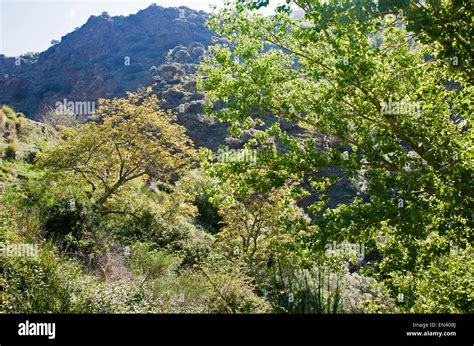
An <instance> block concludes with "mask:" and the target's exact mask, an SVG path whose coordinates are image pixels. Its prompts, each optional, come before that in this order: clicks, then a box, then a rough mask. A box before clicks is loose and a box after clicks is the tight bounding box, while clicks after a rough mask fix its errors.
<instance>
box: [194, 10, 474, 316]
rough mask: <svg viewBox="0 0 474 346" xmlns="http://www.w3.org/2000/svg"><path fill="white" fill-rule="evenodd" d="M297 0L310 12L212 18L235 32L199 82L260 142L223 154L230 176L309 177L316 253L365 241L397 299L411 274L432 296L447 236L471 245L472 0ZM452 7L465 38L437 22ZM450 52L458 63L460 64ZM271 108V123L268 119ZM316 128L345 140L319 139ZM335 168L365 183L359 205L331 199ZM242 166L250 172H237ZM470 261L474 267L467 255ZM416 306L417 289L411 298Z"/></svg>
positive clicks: (213, 24)
mask: <svg viewBox="0 0 474 346" xmlns="http://www.w3.org/2000/svg"><path fill="white" fill-rule="evenodd" d="M296 3H297V4H298V5H300V7H301V8H302V9H303V10H305V16H304V18H302V19H295V18H293V17H291V16H290V13H291V10H290V8H289V7H287V6H281V7H280V8H279V10H278V11H277V13H275V14H274V15H272V16H267V17H265V16H263V15H260V14H258V13H257V12H256V11H253V10H251V9H249V8H248V6H246V5H245V4H237V5H232V4H229V5H228V6H226V7H225V8H224V9H223V10H222V11H220V12H217V13H216V14H214V16H213V17H212V18H211V20H210V22H209V25H210V28H212V29H214V30H216V32H217V33H218V34H220V35H223V36H225V37H227V39H228V43H222V44H217V45H215V46H213V47H211V49H210V51H211V53H212V57H209V58H207V60H205V61H206V62H205V64H204V65H203V66H202V68H201V71H202V74H203V75H205V77H206V78H205V79H204V78H202V79H201V80H200V85H201V86H202V88H204V90H205V91H206V92H207V96H208V97H209V99H210V100H211V101H212V102H213V103H214V104H217V102H220V101H224V102H226V107H225V108H223V109H220V110H215V108H214V111H213V112H212V114H214V115H216V116H217V117H218V118H219V119H220V120H223V121H229V122H231V123H232V125H231V127H230V130H231V132H232V133H234V134H235V135H239V134H240V133H241V132H242V131H245V130H248V129H253V133H254V136H253V139H252V140H251V141H250V142H249V146H251V147H252V148H254V149H255V150H258V151H259V155H258V162H257V164H256V165H248V164H233V165H227V167H226V169H225V170H222V172H221V173H220V174H221V176H235V178H236V179H235V180H232V182H231V183H232V184H235V185H236V186H238V189H241V190H245V189H247V188H249V186H250V188H254V189H256V188H260V189H265V190H266V191H267V192H268V191H270V190H271V189H272V187H279V186H283V185H284V184H285V182H287V181H294V180H297V181H302V180H303V179H304V180H305V181H308V182H309V184H311V187H312V189H313V190H312V191H314V192H313V193H314V194H315V197H316V203H313V205H312V206H310V207H309V208H308V209H309V211H310V212H311V214H312V216H313V219H314V230H315V231H314V232H313V233H312V234H311V235H310V236H308V237H306V238H305V240H304V243H305V244H306V245H307V246H308V247H309V248H312V249H310V250H309V251H312V252H315V253H317V252H319V253H321V251H322V249H323V247H324V245H325V244H327V243H330V242H331V241H338V242H342V241H351V242H359V243H364V244H366V249H367V250H368V251H376V252H377V253H379V254H380V255H381V257H382V262H381V263H380V265H379V264H378V263H377V264H371V265H370V267H371V270H369V271H368V272H369V273H370V274H371V275H374V277H377V278H379V279H380V280H383V282H384V283H386V284H387V285H388V286H389V287H390V288H391V292H392V295H393V296H394V297H396V296H397V294H398V293H399V291H400V290H401V289H402V287H404V286H405V285H404V284H403V282H405V279H404V278H406V277H407V275H414V276H416V277H417V278H419V279H417V280H414V281H412V286H413V287H411V290H414V291H418V290H419V289H421V288H422V287H423V290H424V292H425V295H424V296H425V298H427V299H428V297H431V299H436V298H435V292H436V291H435V290H434V288H433V286H431V288H432V289H433V291H432V294H428V293H427V291H428V290H430V286H429V285H428V282H426V283H425V282H424V281H423V280H425V279H426V278H427V275H423V273H424V272H425V270H432V271H433V272H436V270H437V269H435V268H439V266H440V265H441V263H442V261H441V258H443V257H444V256H445V255H446V254H447V253H449V251H450V250H449V247H450V246H454V245H456V246H457V247H458V248H459V249H460V251H466V250H467V249H468V248H469V246H470V245H469V244H472V232H471V231H470V230H471V229H472V226H473V224H472V216H471V211H470V210H471V209H472V198H473V194H472V193H473V188H472V183H471V182H472V180H471V179H470V176H471V175H472V168H473V166H472V160H471V156H470V154H469V152H470V150H472V145H473V144H472V138H473V136H472V127H471V124H470V121H471V119H470V116H469V104H470V101H469V99H470V97H471V95H472V85H471V84H470V79H469V75H470V60H469V57H468V56H467V55H466V54H465V51H466V48H465V46H464V43H463V42H464V40H465V39H467V37H468V35H467V34H466V30H468V29H466V28H467V27H468V26H469V25H468V24H467V22H468V21H469V14H468V12H467V8H466V7H465V6H463V5H462V4H461V5H458V4H457V2H452V1H447V2H443V5H442V6H441V7H442V8H437V7H436V6H438V5H436V4H435V3H436V2H434V3H432V2H430V4H428V5H426V6H427V9H425V10H421V11H415V10H414V6H416V5H413V3H415V2H404V3H403V4H404V5H402V7H401V8H406V6H408V7H410V10H406V11H403V12H401V14H400V15H399V14H397V13H398V12H397V9H398V8H400V6H395V5H392V6H388V9H386V8H383V6H385V5H383V6H382V5H381V7H377V6H376V4H375V2H372V1H367V2H329V3H323V2H316V3H314V2H309V1H308V2H307V1H296ZM389 3H390V4H392V2H389ZM405 3H406V4H408V5H406V6H405ZM417 3H418V2H417ZM404 6H405V7H404ZM394 12H395V13H394ZM453 17H456V18H458V19H460V21H459V22H457V23H456V24H452V25H455V26H458V25H459V26H463V28H460V32H461V34H465V35H464V36H463V35H461V37H462V38H459V39H458V38H456V39H453V38H449V39H448V38H447V36H446V35H447V31H446V30H445V26H443V25H444V24H443V23H447V22H448V21H449V22H450V23H451V21H450V18H453ZM466 21H467V22H466ZM405 24H406V25H405ZM432 25H434V26H432ZM428 26H429V29H428ZM441 27H442V28H443V31H442V34H441V31H440V28H441ZM408 30H413V31H414V32H409V31H408ZM450 37H451V36H450ZM458 40H459V41H458ZM453 55H455V56H457V57H458V59H459V60H463V62H462V63H460V64H459V65H457V66H453V64H452V63H451V60H450V58H451V57H453ZM433 57H434V58H433ZM212 109H213V107H212V106H210V107H208V110H212ZM269 114H272V115H273V117H274V118H275V120H276V122H275V123H274V124H273V125H272V126H267V127H263V126H262V125H263V124H264V122H263V121H262V119H264V118H265V117H267V116H268V115H269ZM284 121H296V122H297V123H298V125H299V126H300V127H303V128H305V129H306V131H308V133H309V134H311V135H312V136H311V137H310V136H307V137H306V138H307V139H305V140H302V139H300V138H298V137H297V136H294V135H292V134H291V133H289V131H288V130H287V129H284V128H283V127H282V126H279V125H280V123H282V122H284ZM272 138H276V141H277V142H278V143H280V147H277V146H275V145H274V144H272ZM321 138H323V139H324V138H331V139H336V140H337V145H336V146H330V147H329V148H327V149H326V150H321V147H320V145H318V143H320V141H321ZM327 167H337V168H340V169H341V170H343V171H344V172H345V176H347V177H349V178H350V179H352V181H353V182H354V183H355V184H356V186H358V190H359V196H358V197H356V198H355V199H354V200H353V203H351V204H341V205H339V206H338V207H336V208H334V209H329V208H327V202H328V198H327V197H326V196H325V194H326V192H327V189H328V187H330V186H332V185H333V184H334V181H333V178H330V177H327V176H325V175H324V174H317V172H323V170H324V168H327ZM243 172H249V176H250V177H251V179H252V181H251V183H248V180H247V182H243V181H242V178H241V177H242V176H245V175H244V174H243ZM379 238H385V239H386V240H387V241H388V242H389V244H390V245H389V246H385V247H384V246H382V245H381V244H379V243H378V241H377V239H379ZM433 239H436V241H437V242H439V243H441V244H444V245H443V246H437V245H435V244H433V241H432V240H433ZM310 244H312V245H310ZM376 262H377V261H376ZM420 264H423V265H422V266H420ZM466 265H467V266H468V267H469V268H470V270H471V271H472V261H467V263H466ZM425 268H426V269H425ZM428 268H431V269H428ZM386 275H388V277H386ZM382 278H383V279H382ZM407 280H408V279H407ZM418 280H421V281H418ZM454 280H461V281H462V280H464V278H454V277H452V278H451V281H454ZM458 293H459V296H457V297H451V299H450V304H452V305H451V307H452V309H453V310H454V311H459V310H458V309H460V307H459V304H458V303H456V301H458V299H459V300H462V299H464V298H465V296H464V295H463V294H462V293H461V292H458ZM417 299H420V298H417ZM430 304H433V305H434V306H436V305H437V304H438V303H437V302H436V301H434V302H430ZM413 306H418V305H416V302H415V301H414V300H412V301H411V303H407V304H405V305H404V308H405V309H410V308H412V307H413ZM466 308H468V307H467V306H464V307H463V308H462V311H463V312H467V311H469V310H465V309H466Z"/></svg>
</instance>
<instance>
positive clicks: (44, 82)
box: [0, 5, 213, 119]
mask: <svg viewBox="0 0 474 346" xmlns="http://www.w3.org/2000/svg"><path fill="white" fill-rule="evenodd" d="M206 19H207V14H206V13H205V12H203V11H194V10H191V9H189V8H186V7H180V8H163V7H160V6H156V5H152V6H150V7H148V8H147V9H144V10H141V11H139V12H138V13H136V14H134V15H130V16H126V17H124V16H117V17H110V16H109V15H108V14H107V13H103V14H102V15H100V16H92V17H90V19H89V20H88V21H87V22H86V23H85V24H84V25H83V26H82V27H80V28H78V29H77V30H75V31H73V32H71V33H69V34H67V35H65V36H64V37H62V39H61V42H60V43H58V44H56V45H54V46H52V47H50V48H49V49H48V50H46V51H45V52H42V53H40V54H39V55H35V56H23V57H21V58H7V57H5V56H3V55H0V104H9V105H11V106H13V107H14V108H15V109H17V110H19V111H22V112H23V113H25V114H26V116H27V117H29V118H33V119H34V118H39V117H40V115H41V113H42V112H44V110H45V109H46V108H47V107H48V106H54V105H55V104H56V103H57V102H63V100H64V99H67V101H78V102H95V101H96V100H97V99H98V98H100V97H106V98H110V97H115V96H122V95H123V94H124V93H125V92H126V91H129V90H135V89H137V88H138V87H140V86H146V85H149V84H151V82H152V79H151V77H152V75H151V73H150V68H151V67H152V66H158V65H160V64H162V63H163V62H164V61H165V58H166V55H167V54H168V52H169V50H170V49H172V48H174V47H176V46H178V45H184V46H190V45H191V44H192V43H193V42H199V43H201V44H202V45H203V46H204V47H207V46H208V45H209V44H210V43H211V39H212V37H213V33H212V32H210V31H209V30H207V29H206V27H205V25H204V23H205V20H206Z"/></svg>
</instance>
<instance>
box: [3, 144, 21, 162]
mask: <svg viewBox="0 0 474 346" xmlns="http://www.w3.org/2000/svg"><path fill="white" fill-rule="evenodd" d="M17 154H18V144H17V143H10V144H9V145H8V146H7V147H6V149H5V157H6V158H8V159H16V155H17Z"/></svg>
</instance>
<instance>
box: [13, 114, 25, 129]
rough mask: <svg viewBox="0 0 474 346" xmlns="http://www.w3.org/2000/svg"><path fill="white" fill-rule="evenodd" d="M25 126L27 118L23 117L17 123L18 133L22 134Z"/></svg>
mask: <svg viewBox="0 0 474 346" xmlns="http://www.w3.org/2000/svg"><path fill="white" fill-rule="evenodd" d="M25 124H26V120H25V118H22V117H19V118H17V119H16V121H15V126H16V130H17V132H19V133H21V132H22V131H23V129H24V128H25Z"/></svg>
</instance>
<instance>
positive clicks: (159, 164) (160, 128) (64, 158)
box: [40, 93, 195, 207]
mask: <svg viewBox="0 0 474 346" xmlns="http://www.w3.org/2000/svg"><path fill="white" fill-rule="evenodd" d="M174 120H175V118H174V116H173V115H172V114H170V113H167V112H165V111H162V110H160V109H159V107H158V102H157V99H156V96H147V95H144V94H134V93H129V94H128V97H127V98H123V99H113V100H105V99H102V100H100V105H99V108H98V110H97V118H96V119H95V120H94V121H91V122H88V123H85V124H80V125H77V126H75V127H71V128H63V134H64V139H63V140H62V141H61V142H60V143H58V144H57V145H56V146H54V147H53V148H51V149H49V150H47V151H46V152H45V153H44V154H43V155H42V156H41V158H40V163H41V164H42V165H43V166H46V167H50V168H52V169H54V170H59V171H64V172H68V173H73V174H76V175H78V177H80V178H82V179H84V181H85V182H87V183H88V184H89V186H90V188H91V192H92V194H93V198H94V203H95V206H96V207H101V206H102V205H103V204H104V203H105V202H106V201H107V199H108V198H109V197H111V196H112V195H113V194H115V193H116V192H117V191H118V190H119V189H120V188H121V187H122V186H123V185H124V184H126V183H127V182H129V181H131V180H134V179H138V178H142V179H144V178H145V177H147V176H149V177H152V178H154V179H158V180H162V181H170V180H172V179H175V178H177V177H178V176H179V175H180V174H181V173H183V172H185V171H186V170H187V169H188V167H190V165H191V164H192V158H193V156H194V154H195V151H194V149H193V144H192V142H191V140H190V139H189V138H188V137H187V136H186V134H185V130H184V128H182V127H181V126H179V125H177V124H175V123H174Z"/></svg>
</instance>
